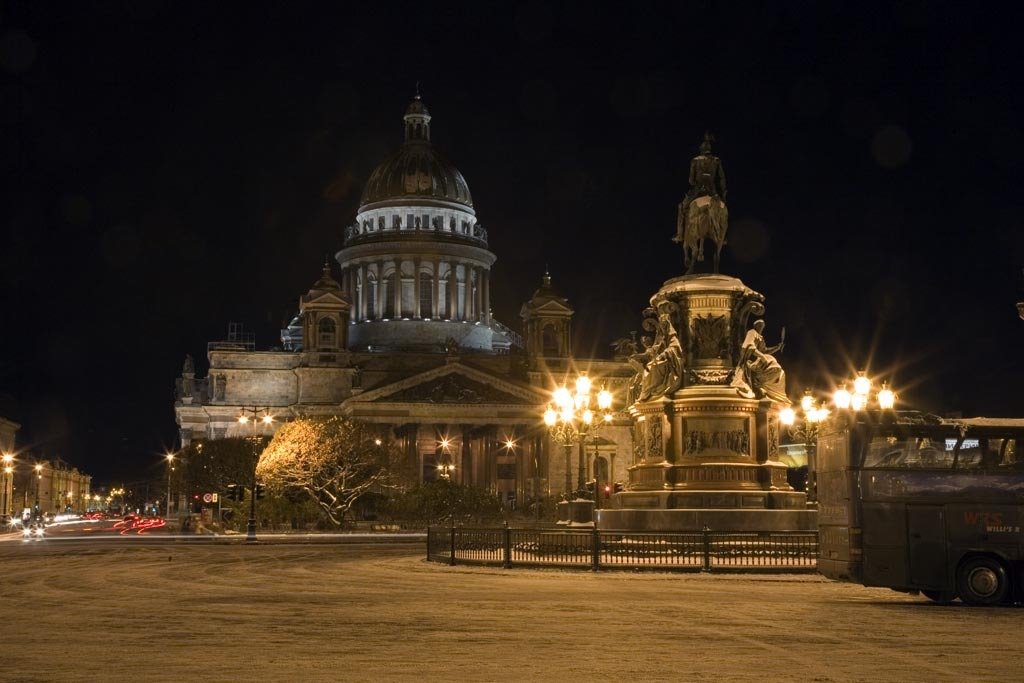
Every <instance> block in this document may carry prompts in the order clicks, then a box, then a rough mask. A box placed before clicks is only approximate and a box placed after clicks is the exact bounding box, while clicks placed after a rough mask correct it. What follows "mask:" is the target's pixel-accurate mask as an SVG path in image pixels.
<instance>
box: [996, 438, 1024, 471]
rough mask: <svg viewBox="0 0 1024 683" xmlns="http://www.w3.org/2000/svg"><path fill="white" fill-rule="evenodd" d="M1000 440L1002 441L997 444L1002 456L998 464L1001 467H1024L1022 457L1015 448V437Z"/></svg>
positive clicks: (1023, 458)
mask: <svg viewBox="0 0 1024 683" xmlns="http://www.w3.org/2000/svg"><path fill="white" fill-rule="evenodd" d="M1001 441H1002V442H1003V443H1002V444H1001V445H1000V446H999V452H1000V454H1001V456H1002V458H1001V460H1000V463H999V464H1000V465H1002V466H1003V467H1013V468H1015V469H1024V457H1022V456H1021V454H1020V453H1019V451H1018V450H1017V439H1001Z"/></svg>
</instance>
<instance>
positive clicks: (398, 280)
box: [391, 258, 403, 320]
mask: <svg viewBox="0 0 1024 683" xmlns="http://www.w3.org/2000/svg"><path fill="white" fill-rule="evenodd" d="M402 263H403V261H402V259H397V258H396V259H395V276H394V277H393V278H392V280H391V281H392V282H393V283H394V288H395V291H394V292H392V294H393V295H394V297H395V320H398V319H399V318H401V317H402Z"/></svg>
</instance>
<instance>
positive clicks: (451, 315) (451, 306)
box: [448, 261, 459, 320]
mask: <svg viewBox="0 0 1024 683" xmlns="http://www.w3.org/2000/svg"><path fill="white" fill-rule="evenodd" d="M457 266H458V264H457V263H456V262H455V261H449V262H448V319H449V320H458V319H459V302H458V294H459V285H458V283H457V282H456V281H455V280H456V279H457V277H458V275H457Z"/></svg>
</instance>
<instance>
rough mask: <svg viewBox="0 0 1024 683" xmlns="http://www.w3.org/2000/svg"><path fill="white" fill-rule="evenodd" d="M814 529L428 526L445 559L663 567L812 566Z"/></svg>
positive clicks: (433, 552)
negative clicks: (647, 529)
mask: <svg viewBox="0 0 1024 683" xmlns="http://www.w3.org/2000/svg"><path fill="white" fill-rule="evenodd" d="M817 556H818V533H817V532H816V531H761V532H735V531H713V530H711V529H708V528H705V529H703V530H702V531H685V532H671V533H670V532H665V533H650V532H643V533H641V532H634V531H615V530H602V529H571V528H551V529H513V528H511V527H509V526H508V525H506V526H505V527H503V528H490V529H472V528H465V527H430V528H428V529H427V559H428V560H431V561H433V562H447V563H448V564H451V565H454V564H479V565H497V566H502V567H506V568H511V567H514V566H519V567H577V568H581V569H594V570H597V569H634V570H635V569H652V570H660V571H703V572H712V571H716V572H717V571H737V572H757V571H761V572H813V571H815V569H816V568H817Z"/></svg>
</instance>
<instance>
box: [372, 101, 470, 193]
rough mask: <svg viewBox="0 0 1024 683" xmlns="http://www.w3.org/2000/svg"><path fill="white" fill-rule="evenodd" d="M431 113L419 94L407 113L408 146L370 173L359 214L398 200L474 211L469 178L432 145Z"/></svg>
mask: <svg viewBox="0 0 1024 683" xmlns="http://www.w3.org/2000/svg"><path fill="white" fill-rule="evenodd" d="M430 118H431V117H430V113H429V112H428V111H427V107H426V105H424V104H423V102H422V100H420V98H419V95H417V96H416V97H415V98H414V99H413V100H412V102H411V103H409V106H408V108H407V109H406V111H405V117H404V119H405V143H404V144H403V145H402V146H401V147H399V148H398V149H397V150H396V151H395V152H393V153H392V154H390V155H389V156H388V157H387V158H386V159H385V160H384V161H383V162H381V164H380V165H379V166H377V168H376V169H374V171H373V173H371V174H370V178H369V180H367V181H366V187H365V188H364V189H363V196H362V199H361V200H360V202H359V204H360V209H359V210H360V211H363V210H364V209H366V208H367V207H369V206H371V205H376V204H380V203H382V202H389V201H395V200H423V199H427V200H431V199H432V200H436V201H442V202H454V203H457V204H462V205H463V206H466V207H470V208H472V206H473V197H472V195H470V193H469V186H468V185H467V184H466V179H465V178H463V177H462V174H461V173H459V169H457V168H455V166H454V165H452V164H451V163H450V162H449V161H448V160H446V159H445V158H444V157H442V156H441V155H440V154H439V153H438V151H437V150H436V149H435V148H434V146H433V145H432V144H431V143H430Z"/></svg>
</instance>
